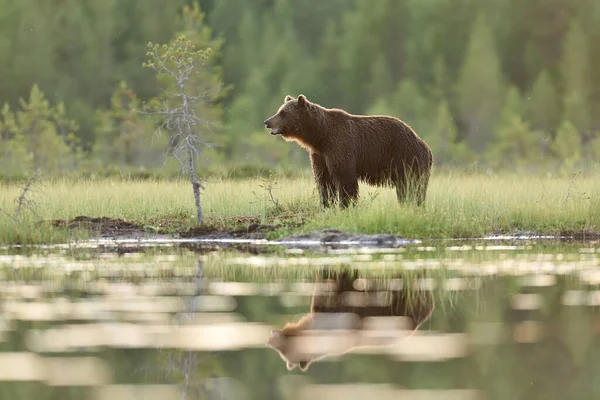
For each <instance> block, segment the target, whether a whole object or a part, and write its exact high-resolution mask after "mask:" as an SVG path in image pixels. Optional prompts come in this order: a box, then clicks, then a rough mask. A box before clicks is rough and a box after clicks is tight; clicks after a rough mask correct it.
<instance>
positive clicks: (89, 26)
mask: <svg viewBox="0 0 600 400" xmlns="http://www.w3.org/2000/svg"><path fill="white" fill-rule="evenodd" d="M182 33H183V34H185V35H186V36H187V37H188V38H190V39H191V40H192V41H193V42H194V44H195V45H196V46H198V47H200V48H203V47H210V48H211V49H212V53H211V56H210V58H209V60H208V61H207V63H206V65H205V68H204V69H203V72H202V73H203V85H204V86H205V87H206V88H207V92H211V93H213V92H214V90H211V88H213V89H216V88H218V87H219V85H220V84H222V85H223V87H222V90H220V91H218V92H217V94H216V95H213V96H211V101H210V102H209V103H206V104H203V105H202V109H201V110H199V111H200V112H201V115H202V116H203V118H206V119H209V120H211V121H213V122H215V123H216V127H207V128H206V130H205V131H204V132H202V136H203V137H204V138H206V140H207V141H209V142H210V143H212V144H213V145H214V147H211V148H209V149H206V150H205V151H204V152H203V154H202V158H201V163H200V174H201V175H206V174H221V175H229V176H232V175H235V176H253V175H257V174H260V173H262V172H264V171H266V170H272V171H274V172H277V173H290V174H293V173H296V172H299V171H306V170H307V169H308V167H309V161H308V157H307V156H306V154H305V152H304V150H302V149H300V148H299V147H298V146H296V145H294V144H291V143H286V142H284V141H283V140H282V139H281V138H279V137H277V138H275V137H272V136H270V135H269V134H268V132H267V130H266V129H264V126H263V120H264V119H265V118H266V117H268V116H270V115H272V114H273V113H274V112H275V111H276V110H277V108H278V107H279V106H280V105H281V103H282V102H283V99H284V97H285V95H286V94H290V95H293V96H297V95H298V94H300V93H302V94H304V95H306V96H307V97H308V98H309V100H311V101H314V102H317V103H319V104H321V105H323V106H325V107H337V108H343V109H345V110H347V111H349V112H352V113H361V114H373V113H376V114H390V115H394V116H396V117H398V118H401V119H403V120H404V121H406V122H407V123H409V124H410V125H411V126H412V127H413V128H414V129H415V130H416V132H417V133H418V134H419V135H420V136H421V137H422V138H424V139H425V140H426V141H427V142H428V143H429V144H430V146H431V147H432V149H433V151H434V156H435V158H436V168H446V167H451V168H458V169H473V168H475V169H486V170H495V171H501V170H512V171H528V172H542V173H546V172H548V173H556V174H561V173H568V174H570V173H572V172H573V171H575V170H583V171H590V170H592V169H593V168H594V167H595V166H597V160H600V46H598V45H594V44H596V43H600V2H598V1H596V0H577V1H575V0H528V1H522V0H488V1H478V0H377V1H372V0H327V1H323V0H303V1H291V0H246V1H239V0H218V1H217V0H202V1H199V2H197V3H196V2H194V3H193V2H191V1H184V0H173V1H169V2H166V1H159V0H103V1H99V0H56V1H40V0H19V1H11V0H0V71H2V79H1V80H0V105H3V106H2V108H1V109H0V179H3V180H10V179H22V178H25V177H28V176H31V175H32V174H33V173H34V171H36V170H37V169H41V170H43V171H44V173H45V174H46V175H50V176H90V175H93V176H111V175H121V176H134V177H148V176H161V177H174V176H177V174H178V173H179V169H178V166H177V165H176V164H175V163H174V162H169V161H165V160H167V159H166V158H165V157H164V155H165V152H166V150H167V148H168V146H169V137H168V132H163V133H162V134H161V135H159V136H156V135H154V133H155V130H156V121H155V120H153V119H152V118H150V117H149V116H147V115H144V114H142V113H140V112H139V111H140V110H141V108H142V103H143V102H145V101H149V100H151V99H152V98H154V97H155V96H157V95H158V93H159V90H160V89H159V86H158V85H157V82H156V77H155V75H154V74H153V72H152V71H151V70H149V69H147V68H142V63H143V62H144V61H145V60H146V50H147V47H146V46H147V44H148V42H153V43H168V42H169V41H171V40H173V39H174V38H175V37H176V36H177V35H178V34H182Z"/></svg>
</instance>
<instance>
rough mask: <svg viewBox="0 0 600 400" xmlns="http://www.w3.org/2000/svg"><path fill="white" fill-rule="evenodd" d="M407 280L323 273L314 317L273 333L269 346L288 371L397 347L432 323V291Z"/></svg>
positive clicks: (316, 292)
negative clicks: (360, 351) (356, 352)
mask: <svg viewBox="0 0 600 400" xmlns="http://www.w3.org/2000/svg"><path fill="white" fill-rule="evenodd" d="M418 281H419V280H418V279H415V277H414V276H413V277H412V278H408V277H404V279H403V277H401V276H399V277H394V278H392V277H386V278H378V279H363V278H360V277H359V273H358V271H357V270H352V271H341V272H328V271H323V272H322V273H320V274H319V276H318V278H317V281H316V282H315V289H314V293H313V298H312V305H311V309H310V312H309V313H308V314H307V315H305V316H303V317H302V318H300V320H299V321H297V322H290V323H287V324H286V325H285V326H284V327H283V328H282V329H280V330H274V331H272V332H271V335H270V336H269V338H268V340H267V343H266V344H267V346H268V347H271V348H273V349H274V350H276V351H277V352H278V353H279V355H280V356H281V358H282V359H283V360H284V361H285V363H286V365H287V368H288V369H289V370H292V369H294V368H296V367H299V368H300V370H302V371H306V370H307V369H308V367H309V365H310V364H311V363H312V362H314V361H318V360H321V359H323V358H325V357H328V356H336V355H342V354H345V353H348V352H349V351H351V350H353V349H357V348H365V347H383V346H394V345H395V344H396V343H398V341H400V340H403V339H405V338H406V337H408V336H409V335H410V334H412V333H413V332H415V331H417V329H419V327H420V326H421V325H422V324H423V323H424V322H425V321H427V320H428V319H429V317H430V316H431V314H432V312H433V310H434V301H433V295H432V293H431V291H429V290H426V289H419V288H417V287H414V286H416V285H417V282H418Z"/></svg>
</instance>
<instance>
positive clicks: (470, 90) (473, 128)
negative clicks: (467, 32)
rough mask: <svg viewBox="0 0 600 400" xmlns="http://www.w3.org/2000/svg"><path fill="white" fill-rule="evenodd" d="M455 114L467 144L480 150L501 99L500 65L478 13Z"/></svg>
mask: <svg viewBox="0 0 600 400" xmlns="http://www.w3.org/2000/svg"><path fill="white" fill-rule="evenodd" d="M456 97H457V102H458V104H457V105H458V111H459V113H460V114H459V116H460V118H461V121H462V123H463V124H464V126H465V128H466V137H467V140H468V143H469V145H470V146H471V147H472V148H473V149H474V150H477V151H480V150H483V149H484V148H485V146H486V144H487V143H488V142H489V140H490V139H491V137H492V134H493V130H494V127H495V124H496V121H497V118H498V116H499V112H500V109H501V106H502V99H503V98H504V86H503V78H502V72H501V70H500V62H499V59H498V56H497V54H496V51H495V45H494V38H493V36H492V30H491V29H490V27H489V26H488V24H487V22H486V19H485V17H484V16H483V14H479V15H478V17H477V19H476V21H475V23H474V25H473V29H472V32H471V38H470V41H469V45H468V48H467V53H466V55H465V59H464V64H463V66H462V69H461V71H460V74H459V78H458V84H457V87H456Z"/></svg>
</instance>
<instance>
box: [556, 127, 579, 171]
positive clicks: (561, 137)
mask: <svg viewBox="0 0 600 400" xmlns="http://www.w3.org/2000/svg"><path fill="white" fill-rule="evenodd" d="M552 150H553V151H554V153H555V154H556V156H557V157H558V158H559V161H560V162H561V163H562V165H563V166H565V167H567V168H569V167H573V166H574V165H575V163H577V162H578V161H579V160H580V159H581V134H580V133H579V131H578V130H577V127H576V126H575V124H573V123H571V122H570V121H563V122H562V124H561V125H560V127H559V128H558V131H557V132H556V138H555V139H554V142H553V143H552Z"/></svg>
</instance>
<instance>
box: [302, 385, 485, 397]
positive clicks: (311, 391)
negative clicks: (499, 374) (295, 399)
mask: <svg viewBox="0 0 600 400" xmlns="http://www.w3.org/2000/svg"><path fill="white" fill-rule="evenodd" d="M299 398H300V400H315V399H328V400H364V399H377V400H396V399H403V400H476V399H477V400H479V399H481V398H482V394H481V393H480V392H479V391H477V390H474V389H451V390H408V389H400V388H398V387H396V386H394V385H391V384H373V383H357V384H340V385H333V384H329V385H327V384H308V385H306V386H303V387H302V388H301V390H300V396H299Z"/></svg>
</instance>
